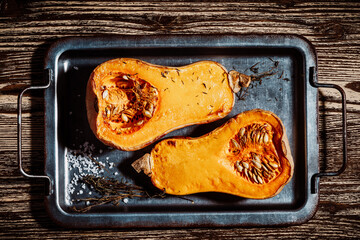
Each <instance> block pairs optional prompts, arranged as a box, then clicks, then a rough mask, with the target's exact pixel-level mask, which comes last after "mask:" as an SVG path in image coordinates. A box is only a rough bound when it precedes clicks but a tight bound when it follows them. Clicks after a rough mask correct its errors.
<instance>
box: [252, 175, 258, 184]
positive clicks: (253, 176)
mask: <svg viewBox="0 0 360 240" xmlns="http://www.w3.org/2000/svg"><path fill="white" fill-rule="evenodd" d="M252 179H253V180H254V182H256V183H259V182H258V180H257V176H256V175H255V174H254V175H252Z"/></svg>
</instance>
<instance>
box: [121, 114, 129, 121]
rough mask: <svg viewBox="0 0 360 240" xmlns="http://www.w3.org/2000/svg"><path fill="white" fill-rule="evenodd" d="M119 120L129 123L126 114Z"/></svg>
mask: <svg viewBox="0 0 360 240" xmlns="http://www.w3.org/2000/svg"><path fill="white" fill-rule="evenodd" d="M121 119H122V120H123V121H124V122H128V121H129V118H128V116H126V114H124V113H123V114H121Z"/></svg>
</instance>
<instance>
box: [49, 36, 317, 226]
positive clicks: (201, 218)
mask: <svg viewBox="0 0 360 240" xmlns="http://www.w3.org/2000/svg"><path fill="white" fill-rule="evenodd" d="M279 37H280V38H281V39H282V40H283V42H281V43H277V42H276V41H274V40H275V39H277V38H279ZM143 38H147V39H149V38H150V40H151V43H150V44H148V46H146V44H145V45H142V47H150V48H151V47H153V48H154V47H190V43H191V42H192V40H194V39H197V40H198V39H199V38H200V39H202V40H203V41H206V43H207V44H209V43H210V44H213V46H212V47H220V48H221V47H235V45H234V43H233V42H232V41H233V40H237V41H238V42H237V43H238V44H239V45H236V47H244V48H254V47H269V48H279V47H280V48H285V47H288V48H294V49H296V50H298V51H299V52H300V53H301V54H302V55H303V58H304V62H305V69H304V72H305V73H306V76H304V78H305V80H306V83H305V93H308V92H310V96H309V95H306V99H305V102H306V103H305V108H306V109H305V110H304V112H305V120H306V122H305V129H306V130H307V133H306V139H305V140H306V142H307V146H308V141H309V139H310V141H312V143H314V140H315V144H316V146H317V148H316V149H315V150H314V148H312V149H309V148H308V147H307V148H305V149H306V153H305V156H306V160H307V161H306V169H305V171H306V172H307V176H306V177H305V179H306V187H307V191H306V194H307V196H306V201H305V204H304V205H303V206H301V207H299V208H298V209H295V210H284V211H274V210H270V211H261V212H259V213H256V212H254V211H241V212H237V213H234V212H226V211H223V212H206V211H205V212H201V213H198V212H163V213H147V212H146V213H140V212H136V213H131V212H130V213H121V214H120V213H114V214H109V213H107V214H105V215H106V216H104V214H94V213H91V214H78V213H68V212H66V211H64V210H63V209H62V208H61V206H60V205H59V201H58V200H59V199H58V197H59V187H58V182H59V181H56V180H57V179H58V178H59V177H60V176H58V174H57V173H58V171H57V169H58V167H59V166H58V165H57V164H58V161H57V150H56V149H57V146H56V144H49V143H51V142H53V143H55V142H56V141H51V140H50V139H56V137H57V127H56V126H54V124H55V125H56V123H54V121H55V119H56V118H57V104H55V108H54V104H51V103H49V101H46V99H54V98H56V85H57V84H55V83H56V76H57V62H58V60H59V57H60V56H61V55H62V54H63V53H64V52H65V51H68V50H82V49H84V50H86V49H97V48H99V47H100V43H103V44H102V45H101V48H109V49H110V48H114V47H123V46H121V42H123V41H128V42H130V41H132V42H134V43H135V45H136V44H139V42H140V43H141V40H142V39H143ZM254 38H256V39H261V44H259V43H258V42H257V43H256V44H254V43H253V42H252V39H254ZM159 39H161V40H160V41H159ZM179 39H181V40H182V42H181V44H179V43H176V44H174V40H179ZM229 39H230V40H232V41H229ZM224 40H228V42H225V43H224ZM284 43H286V44H285V46H284ZM74 46H76V47H74ZM133 47H134V46H133ZM206 47H209V46H208V45H207V46H206ZM310 67H315V68H316V67H317V55H316V51H315V48H314V46H313V45H312V44H311V43H310V42H309V41H308V40H307V39H305V38H304V37H302V36H299V35H285V34H266V35H262V34H247V35H237V34H224V35H200V34H199V35H151V36H138V35H126V36H119V35H116V36H101V37H67V38H62V39H59V40H58V41H56V42H55V43H53V44H52V45H51V46H50V48H49V50H48V52H47V54H46V57H45V62H44V69H50V72H51V73H52V78H51V85H52V86H54V87H52V88H49V89H47V90H46V91H45V113H46V114H45V139H46V141H45V174H46V175H47V176H49V177H50V178H52V179H53V181H54V183H55V185H54V186H55V191H54V194H51V195H48V196H46V197H45V205H46V209H47V211H48V213H49V215H50V217H51V218H52V219H53V220H54V221H55V222H56V223H57V224H59V225H61V226H64V227H69V228H89V227H101V228H103V227H106V228H109V227H194V226H197V227H204V226H207V227H208V226H269V225H271V226H275V225H281V226H282V225H294V224H300V223H304V222H306V221H308V220H309V219H310V218H311V217H312V216H313V215H314V214H315V212H316V210H317V205H318V194H317V193H315V194H313V193H311V189H310V179H311V177H312V176H313V175H314V174H315V173H316V172H318V161H315V160H313V159H314V158H316V159H317V160H318V155H319V148H318V139H317V138H318V104H317V101H318V98H317V90H316V89H315V88H314V89H312V88H311V86H310V83H309V79H308V78H309V68H310ZM315 77H316V76H315ZM315 80H316V79H315ZM308 87H310V88H311V90H310V91H309V89H307V88H308ZM313 99H315V101H316V107H315V108H312V109H310V110H311V112H310V113H309V112H308V111H309V102H310V103H311V102H312V100H313ZM309 116H310V117H311V119H309V118H308V117H309ZM314 118H315V119H314ZM314 122H315V123H316V124H315V125H316V126H314V125H313V123H314ZM314 127H315V129H314ZM309 128H311V129H310V130H309ZM51 129H53V130H51ZM314 131H315V132H316V133H317V134H316V136H315V138H316V139H314V136H311V135H310V134H309V133H310V132H314ZM310 157H311V159H309V158H310ZM309 160H311V161H309ZM274 214H276V218H274ZM247 216H257V218H254V217H253V218H252V219H249V218H248V217H247ZM260 216H261V218H262V219H261V221H259V217H260ZM279 216H281V217H279ZM99 217H101V219H102V220H104V218H106V221H98V219H99ZM189 217H191V219H190V220H189ZM139 219H142V220H139ZM150 219H151V221H150ZM74 223H76V224H74Z"/></svg>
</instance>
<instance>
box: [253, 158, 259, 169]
mask: <svg viewBox="0 0 360 240" xmlns="http://www.w3.org/2000/svg"><path fill="white" fill-rule="evenodd" d="M252 163H253V164H254V165H255V167H256V168H258V169H261V164H260V163H259V162H258V161H256V160H252Z"/></svg>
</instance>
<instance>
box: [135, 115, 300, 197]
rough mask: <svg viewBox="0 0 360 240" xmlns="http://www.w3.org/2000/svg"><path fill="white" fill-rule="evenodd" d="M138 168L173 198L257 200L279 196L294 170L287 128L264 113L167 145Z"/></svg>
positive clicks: (158, 147)
mask: <svg viewBox="0 0 360 240" xmlns="http://www.w3.org/2000/svg"><path fill="white" fill-rule="evenodd" d="M132 166H133V167H134V169H135V170H136V171H138V172H140V171H142V170H143V171H144V173H145V174H147V175H149V176H150V177H151V181H152V183H153V184H154V185H155V186H156V187H157V188H159V189H161V190H164V191H165V192H166V193H168V194H174V195H186V194H193V193H200V192H222V193H228V194H233V195H237V196H241V197H245V198H254V199H264V198H269V197H273V196H275V195H276V194H278V193H279V192H280V191H281V190H282V189H283V187H284V186H285V185H286V184H287V183H288V182H289V181H290V179H291V177H292V175H293V170H294V164H293V159H292V155H291V151H290V147H289V142H288V139H287V136H286V132H285V128H284V125H283V123H282V122H281V120H280V119H279V118H278V117H277V116H276V115H275V114H274V113H272V112H269V111H264V110H261V109H254V110H250V111H247V112H244V113H241V114H239V115H237V116H235V117H234V118H231V119H230V120H229V121H228V122H227V123H225V124H224V125H223V126H221V127H219V128H217V129H215V130H214V131H212V132H210V133H208V134H206V135H204V136H201V137H198V138H189V137H178V138H170V139H165V140H162V141H160V142H159V143H158V144H156V145H155V147H154V148H153V149H152V151H151V153H150V154H146V155H144V156H143V157H142V158H140V159H138V160H137V161H135V162H134V163H133V164H132Z"/></svg>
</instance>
